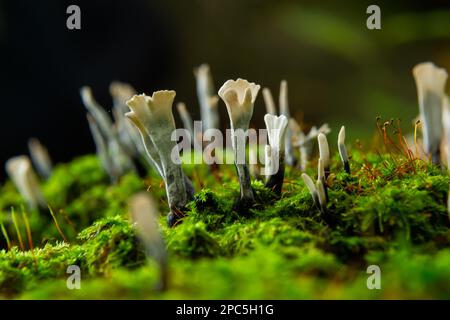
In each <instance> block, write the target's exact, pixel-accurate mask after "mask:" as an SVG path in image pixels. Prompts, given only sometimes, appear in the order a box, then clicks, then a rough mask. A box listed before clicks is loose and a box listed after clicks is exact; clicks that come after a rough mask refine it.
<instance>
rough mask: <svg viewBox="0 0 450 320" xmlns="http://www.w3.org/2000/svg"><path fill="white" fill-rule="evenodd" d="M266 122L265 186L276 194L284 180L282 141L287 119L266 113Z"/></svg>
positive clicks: (283, 140)
mask: <svg viewBox="0 0 450 320" xmlns="http://www.w3.org/2000/svg"><path fill="white" fill-rule="evenodd" d="M264 122H265V123H266V128H267V134H268V137H269V144H268V145H266V149H265V152H266V172H265V174H266V176H267V180H266V187H268V188H269V189H272V190H273V191H274V192H275V193H276V194H278V195H279V194H281V188H282V186H283V180H284V169H285V168H284V143H285V139H284V138H285V134H286V127H287V124H288V120H287V118H286V117H285V116H284V115H281V116H276V115H272V114H266V115H265V116H264Z"/></svg>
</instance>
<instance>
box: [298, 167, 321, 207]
mask: <svg viewBox="0 0 450 320" xmlns="http://www.w3.org/2000/svg"><path fill="white" fill-rule="evenodd" d="M302 179H303V182H305V184H306V187H307V188H308V190H309V193H310V194H311V197H312V199H313V202H314V204H315V205H316V207H317V209H319V210H320V211H322V209H321V208H320V202H319V194H318V193H317V187H316V185H315V184H314V181H313V180H312V179H311V177H310V176H309V175H307V174H306V173H302Z"/></svg>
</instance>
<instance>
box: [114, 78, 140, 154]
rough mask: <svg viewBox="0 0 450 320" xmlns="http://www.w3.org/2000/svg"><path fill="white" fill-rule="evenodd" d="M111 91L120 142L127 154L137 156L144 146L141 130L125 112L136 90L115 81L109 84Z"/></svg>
mask: <svg viewBox="0 0 450 320" xmlns="http://www.w3.org/2000/svg"><path fill="white" fill-rule="evenodd" d="M109 93H110V94H111V97H112V99H113V108H112V114H113V117H114V121H115V123H114V129H115V131H116V132H117V135H118V138H119V141H120V144H121V146H122V147H123V148H124V149H125V151H126V152H127V154H129V155H131V156H132V157H133V158H137V157H139V156H141V155H142V154H143V152H144V148H143V146H142V142H141V138H140V135H139V132H138V131H137V129H136V128H135V127H134V126H133V124H131V123H130V121H128V120H127V119H126V117H125V113H126V112H128V107H127V104H126V102H127V101H128V100H129V99H131V97H132V96H134V95H135V94H136V90H134V88H133V87H132V86H131V85H129V84H127V83H123V82H119V81H113V82H111V84H110V86H109Z"/></svg>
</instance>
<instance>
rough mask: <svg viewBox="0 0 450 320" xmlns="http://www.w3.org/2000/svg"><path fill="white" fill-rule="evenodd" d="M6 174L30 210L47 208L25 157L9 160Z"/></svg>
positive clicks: (36, 179) (28, 161) (34, 174)
mask: <svg viewBox="0 0 450 320" xmlns="http://www.w3.org/2000/svg"><path fill="white" fill-rule="evenodd" d="M5 169H6V172H7V173H8V175H9V177H10V178H11V180H12V182H13V183H14V185H15V186H16V188H17V190H18V191H19V193H20V194H21V196H22V197H23V199H24V200H25V202H26V203H27V204H28V206H29V207H30V208H31V209H37V208H38V207H41V208H45V207H46V206H47V204H46V201H45V199H44V196H43V195H42V192H41V188H40V186H39V181H38V178H37V176H36V173H35V172H34V170H33V167H32V165H31V161H30V159H29V158H28V157H27V156H17V157H14V158H11V159H9V160H8V161H7V162H6V165H5Z"/></svg>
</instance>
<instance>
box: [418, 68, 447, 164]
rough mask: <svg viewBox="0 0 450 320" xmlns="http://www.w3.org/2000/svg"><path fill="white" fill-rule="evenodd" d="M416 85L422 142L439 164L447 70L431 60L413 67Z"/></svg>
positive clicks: (433, 159) (434, 161) (434, 160)
mask: <svg viewBox="0 0 450 320" xmlns="http://www.w3.org/2000/svg"><path fill="white" fill-rule="evenodd" d="M413 75H414V79H415V81H416V86H417V95H418V99H419V110H420V117H421V121H422V123H423V144H424V149H425V152H426V153H427V155H428V156H429V157H430V156H431V159H432V161H433V163H434V164H440V143H441V134H442V103H443V99H444V90H445V83H446V81H447V71H446V70H445V69H443V68H438V67H436V66H435V65H434V64H433V63H431V62H424V63H420V64H418V65H416V66H415V67H414V68H413Z"/></svg>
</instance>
